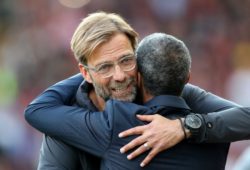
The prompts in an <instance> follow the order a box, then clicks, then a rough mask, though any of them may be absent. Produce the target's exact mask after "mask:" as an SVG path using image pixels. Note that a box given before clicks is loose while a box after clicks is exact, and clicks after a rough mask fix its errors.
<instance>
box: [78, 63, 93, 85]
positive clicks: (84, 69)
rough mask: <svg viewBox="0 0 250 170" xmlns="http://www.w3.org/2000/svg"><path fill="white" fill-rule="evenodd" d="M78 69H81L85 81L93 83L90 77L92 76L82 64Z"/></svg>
mask: <svg viewBox="0 0 250 170" xmlns="http://www.w3.org/2000/svg"><path fill="white" fill-rule="evenodd" d="M78 67H79V69H80V72H81V73H82V76H83V77H84V79H85V80H86V81H87V82H88V83H92V79H91V77H90V74H89V72H88V70H87V69H86V68H85V67H84V66H83V65H82V64H81V63H79V64H78Z"/></svg>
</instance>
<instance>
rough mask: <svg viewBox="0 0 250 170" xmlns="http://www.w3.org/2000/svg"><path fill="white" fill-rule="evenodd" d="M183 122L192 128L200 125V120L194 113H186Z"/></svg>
mask: <svg viewBox="0 0 250 170" xmlns="http://www.w3.org/2000/svg"><path fill="white" fill-rule="evenodd" d="M185 123H186V125H187V126H188V127H190V128H192V129H198V128H200V127H201V120H200V118H199V117H197V116H195V115H188V116H187V117H186V120H185Z"/></svg>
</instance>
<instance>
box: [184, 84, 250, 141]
mask: <svg viewBox="0 0 250 170" xmlns="http://www.w3.org/2000/svg"><path fill="white" fill-rule="evenodd" d="M183 97H184V99H185V100H186V102H187V104H188V105H189V106H190V108H191V109H192V111H193V112H194V113H201V116H202V118H203V128H202V131H201V133H200V136H197V139H195V141H196V142H233V141H237V140H245V139H250V131H249V130H248V127H249V126H250V121H249V120H250V108H249V107H242V106H239V105H237V104H235V103H233V102H230V101H228V100H225V99H223V98H221V97H218V96H216V95H214V94H211V93H208V92H206V91H204V90H202V89H200V88H199V87H197V86H193V85H190V84H188V85H186V87H185V89H184V91H183Z"/></svg>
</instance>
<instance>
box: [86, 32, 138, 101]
mask: <svg viewBox="0 0 250 170" xmlns="http://www.w3.org/2000/svg"><path fill="white" fill-rule="evenodd" d="M131 55H134V50H133V48H132V46H131V43H130V41H129V39H128V38H127V37H126V36H125V35H124V34H115V35H114V36H113V37H112V38H111V39H110V40H109V41H108V42H105V43H103V44H101V45H100V46H98V47H97V48H96V49H95V50H94V52H93V53H92V54H91V56H90V57H89V59H88V63H87V64H88V66H89V67H91V68H96V67H97V66H99V65H102V64H105V63H110V62H111V63H113V62H117V61H120V60H122V59H123V58H124V57H126V56H131ZM84 69H86V68H84ZM85 73H86V75H84V77H85V79H86V80H87V81H88V82H89V83H92V84H93V86H94V88H95V92H96V94H97V95H98V96H100V97H101V98H103V99H104V100H105V101H106V100H108V99H110V98H112V99H117V100H121V101H130V102H132V101H134V100H135V97H136V89H137V67H135V68H133V69H132V70H130V71H123V70H122V69H121V67H120V66H118V65H115V69H114V72H113V74H112V76H110V77H106V78H103V76H102V75H100V74H98V73H97V72H95V71H93V70H91V69H89V70H88V71H86V72H85Z"/></svg>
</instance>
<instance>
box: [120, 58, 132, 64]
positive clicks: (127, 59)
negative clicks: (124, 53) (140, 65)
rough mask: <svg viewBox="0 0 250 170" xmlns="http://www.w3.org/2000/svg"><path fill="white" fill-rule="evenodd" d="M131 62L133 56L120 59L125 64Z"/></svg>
mask: <svg viewBox="0 0 250 170" xmlns="http://www.w3.org/2000/svg"><path fill="white" fill-rule="evenodd" d="M132 62H133V58H130V57H129V58H124V59H122V60H121V62H120V63H121V64H125V65H126V64H131V63H132Z"/></svg>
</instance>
